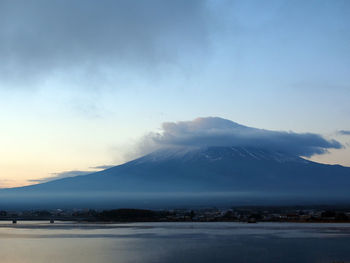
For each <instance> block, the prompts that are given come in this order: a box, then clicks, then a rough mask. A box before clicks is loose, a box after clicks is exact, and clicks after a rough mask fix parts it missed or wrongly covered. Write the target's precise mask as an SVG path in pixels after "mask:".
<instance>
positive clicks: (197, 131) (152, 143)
mask: <svg viewBox="0 0 350 263" xmlns="http://www.w3.org/2000/svg"><path fill="white" fill-rule="evenodd" d="M174 146H186V147H188V146H194V147H203V146H204V147H205V146H241V147H255V148H261V149H266V150H271V151H280V152H285V153H288V154H292V155H298V156H306V157H310V156H312V155H314V154H323V153H326V152H327V150H328V149H340V148H342V147H343V145H341V144H340V143H339V142H338V141H336V140H327V139H325V138H324V137H322V136H321V135H319V134H314V133H295V132H286V131H270V130H264V129H257V128H252V127H247V126H243V125H240V124H238V123H235V122H232V121H230V120H226V119H222V118H218V117H208V118H198V119H195V120H193V121H181V122H167V123H163V125H162V130H161V132H159V133H150V134H148V135H146V136H145V137H144V138H143V139H142V141H141V142H140V143H139V145H138V149H139V150H140V152H141V153H146V152H150V151H153V150H157V149H159V148H166V147H174Z"/></svg>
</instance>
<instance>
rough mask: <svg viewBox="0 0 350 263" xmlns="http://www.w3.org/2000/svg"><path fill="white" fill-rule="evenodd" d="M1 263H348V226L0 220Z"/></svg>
mask: <svg viewBox="0 0 350 263" xmlns="http://www.w3.org/2000/svg"><path fill="white" fill-rule="evenodd" d="M0 244H1V246H0V255H1V262H2V263H16V262H21V263H22V262H35V263H41V262H45V263H47V262H60V263H65V262H67V263H68V262H69V263H71V262H84V263H85V262H88V263H89V262H100V263H105V262H122V263H123V262H146V263H147V262H166V263H167V262H169V263H171V262H248V263H250V262H333V261H350V252H349V251H350V250H349V246H350V245H349V244H350V224H290V223H259V224H244V223H138V224H79V223H72V222H55V223H54V224H50V223H49V222H18V223H17V224H16V225H12V223H11V222H1V223H0Z"/></svg>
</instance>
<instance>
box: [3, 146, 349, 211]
mask: <svg viewBox="0 0 350 263" xmlns="http://www.w3.org/2000/svg"><path fill="white" fill-rule="evenodd" d="M349 186H350V168H348V167H342V166H339V165H325V164H319V163H315V162H311V161H308V160H305V159H303V158H300V157H296V156H292V155H289V154H283V153H280V152H272V151H266V150H261V149H255V148H243V147H206V148H176V149H166V150H160V151H157V152H154V153H151V154H149V155H146V156H144V157H141V158H139V159H136V160H134V161H131V162H128V163H125V164H123V165H119V166H116V167H113V168H110V169H107V170H104V171H101V172H97V173H93V174H90V175H84V176H76V177H71V178H64V179H60V180H56V181H51V182H47V183H43V184H38V185H33V186H27V187H21V188H13V189H5V190H1V191H0V197H1V196H6V198H7V200H8V201H9V202H11V200H16V202H17V203H20V202H23V198H28V199H27V200H31V201H30V202H32V203H33V202H34V203H35V202H37V203H38V202H39V203H41V204H51V203H53V202H54V203H55V205H58V204H60V203H62V202H70V203H71V204H75V203H79V204H82V203H84V205H89V204H96V205H97V206H98V204H102V203H104V204H107V203H108V204H110V205H113V204H119V203H120V202H121V200H124V201H125V202H126V203H125V204H127V200H129V201H130V200H133V202H134V204H136V205H137V204H140V203H142V200H147V202H148V205H152V202H153V203H157V202H160V201H164V203H166V200H168V201H169V203H170V199H171V202H172V203H174V202H175V203H176V200H182V202H183V203H186V202H187V201H186V200H188V201H189V202H190V199H191V198H192V199H193V198H195V199H196V200H197V202H199V203H201V202H202V203H205V202H208V199H210V200H211V201H213V202H214V200H217V201H218V200H219V199H220V200H222V201H223V200H224V201H225V202H238V203H240V202H247V200H251V202H252V203H256V202H264V200H266V201H269V202H271V201H274V202H277V201H278V200H281V201H283V200H304V201H307V200H313V201H315V202H316V201H317V200H319V201H320V202H324V201H332V200H334V201H350V194H349V192H348V189H349ZM21 198H22V199H21ZM192 199H191V200H192ZM201 199H202V201H200V200H201ZM21 200H22V201H21ZM185 201H186V202H185ZM14 202H15V201H14ZM214 203H215V202H214ZM0 204H1V201H0Z"/></svg>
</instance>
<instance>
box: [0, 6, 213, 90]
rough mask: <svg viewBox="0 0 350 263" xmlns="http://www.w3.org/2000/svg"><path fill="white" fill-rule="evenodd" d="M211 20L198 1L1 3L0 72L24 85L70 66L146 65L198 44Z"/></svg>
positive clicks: (173, 58)
mask: <svg viewBox="0 0 350 263" xmlns="http://www.w3.org/2000/svg"><path fill="white" fill-rule="evenodd" d="M210 23H211V21H210V16H209V15H208V8H207V3H206V1H200V0H194V1H185V0H178V1H160V0H140V1H136V2H135V1H127V0H101V1H93V0H76V1H68V0H51V1H45V0H32V1H25V0H4V1H1V2H0V57H1V63H0V76H1V79H2V80H3V81H4V80H7V81H10V82H14V81H17V80H19V81H23V82H24V83H25V82H26V81H27V80H28V79H36V78H38V77H41V76H46V75H48V74H50V73H57V72H60V71H67V70H68V71H69V70H71V69H72V68H78V69H79V70H83V69H86V70H89V74H91V73H92V72H98V71H101V70H102V68H104V67H108V66H110V67H112V68H113V66H116V65H117V64H118V63H119V64H122V65H123V67H125V66H127V65H131V66H133V67H135V66H136V67H137V66H141V67H144V66H146V67H147V68H149V64H152V65H155V64H157V63H164V62H166V63H167V62H171V61H176V59H177V57H178V56H179V55H181V52H186V50H187V51H188V52H191V53H192V52H194V51H195V50H198V49H200V47H202V46H203V45H205V44H204V43H206V40H207V26H208V25H209V24H210ZM193 47H196V49H193ZM26 84H27V83H26Z"/></svg>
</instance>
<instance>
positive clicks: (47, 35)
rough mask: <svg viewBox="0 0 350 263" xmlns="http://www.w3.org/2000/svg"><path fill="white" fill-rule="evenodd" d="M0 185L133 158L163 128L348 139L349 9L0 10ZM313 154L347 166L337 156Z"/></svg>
mask: <svg viewBox="0 0 350 263" xmlns="http://www.w3.org/2000/svg"><path fill="white" fill-rule="evenodd" d="M0 17H1V19H0V57H1V61H0V105H1V106H0V107H1V108H0V110H1V111H0V122H1V130H0V145H1V149H0V156H1V158H0V159H1V161H0V169H1V170H2V173H1V177H0V186H13V185H22V184H26V183H28V180H36V179H40V178H46V177H48V176H50V175H55V174H57V173H59V172H67V171H76V170H84V171H86V170H89V169H90V170H93V169H92V168H90V167H95V166H99V165H111V164H118V163H122V162H124V161H127V160H128V159H129V158H131V156H132V154H130V152H133V150H132V149H133V148H134V147H135V145H137V144H138V142H139V140H140V138H142V136H144V135H145V134H147V133H148V132H150V131H159V130H160V127H161V124H162V123H163V122H174V121H186V120H193V119H195V118H197V117H205V116H219V117H222V118H225V119H230V120H232V121H235V122H237V123H241V124H243V125H247V126H251V127H257V128H264V129H269V130H278V131H294V132H312V133H317V134H321V135H323V136H325V137H326V138H328V139H336V140H338V141H340V142H341V143H342V144H343V145H344V146H347V144H348V143H349V142H350V136H348V135H346V134H344V133H342V134H341V133H338V132H337V131H339V130H344V131H348V130H350V119H349V116H350V103H349V98H350V86H349V83H350V30H349V28H350V3H349V2H348V1H337V0H332V1H326V0H323V1H311V0H309V1H283V0H281V1H196V0H192V1H180V0H179V1H156V0H154V1H153V0H151V1H133V2H131V1H109V0H103V1H92V0H87V1H82V0H81V1H80V0H78V1H74V2H71V1H56V0H53V1H50V2H47V1H42V0H31V1H24V0H23V1H21V0H15V1H7V0H2V1H0ZM330 151H331V154H324V155H321V156H314V157H312V158H313V159H314V160H316V161H321V162H326V163H341V164H343V165H347V166H350V151H349V149H348V148H346V147H345V148H343V149H336V150H330Z"/></svg>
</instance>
